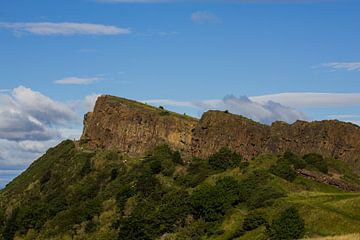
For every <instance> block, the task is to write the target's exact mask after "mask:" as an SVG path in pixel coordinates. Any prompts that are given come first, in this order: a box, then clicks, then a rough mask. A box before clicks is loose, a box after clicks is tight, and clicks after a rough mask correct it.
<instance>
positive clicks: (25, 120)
mask: <svg viewBox="0 0 360 240" xmlns="http://www.w3.org/2000/svg"><path fill="white" fill-rule="evenodd" d="M97 97H98V95H97V94H92V95H89V96H86V97H85V98H84V99H83V100H78V101H73V102H70V103H62V102H58V101H54V100H52V99H50V98H49V97H47V96H45V95H43V94H41V93H40V92H36V91H33V90H32V89H30V88H26V87H23V86H19V87H17V88H15V89H13V90H12V91H9V92H8V91H6V92H3V93H0V187H2V186H3V185H4V184H6V183H7V182H9V181H10V180H11V179H12V178H13V177H15V176H16V175H17V174H18V173H20V172H21V171H22V170H23V169H25V168H27V167H28V166H29V164H30V163H31V162H32V161H34V160H35V159H37V158H38V157H40V156H41V155H42V154H43V153H44V152H45V151H46V150H47V149H48V148H49V147H52V146H55V145H57V144H58V143H59V142H60V141H62V140H63V139H79V137H80V135H81V132H82V127H81V121H80V120H81V118H82V116H80V115H82V114H83V113H84V112H85V111H90V110H91V108H93V105H94V104H95V101H96V99H97ZM73 108H74V109H77V111H75V110H73Z"/></svg>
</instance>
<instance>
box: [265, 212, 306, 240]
mask: <svg viewBox="0 0 360 240" xmlns="http://www.w3.org/2000/svg"><path fill="white" fill-rule="evenodd" d="M304 233H305V224H304V220H303V219H302V218H301V216H300V215H299V212H298V210H297V209H296V208H295V207H290V208H288V209H286V210H284V211H283V212H282V213H281V214H280V216H279V217H278V218H276V219H275V220H274V221H273V222H272V223H271V225H270V227H268V229H267V234H268V236H269V238H270V239H276V240H278V239H283V240H286V239H289V240H290V239H299V238H301V237H303V236H304Z"/></svg>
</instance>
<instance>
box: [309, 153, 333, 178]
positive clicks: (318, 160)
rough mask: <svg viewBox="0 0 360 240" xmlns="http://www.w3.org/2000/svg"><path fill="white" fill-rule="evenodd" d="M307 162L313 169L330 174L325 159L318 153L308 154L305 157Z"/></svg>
mask: <svg viewBox="0 0 360 240" xmlns="http://www.w3.org/2000/svg"><path fill="white" fill-rule="evenodd" d="M303 158H304V160H305V162H306V163H307V164H308V165H310V166H311V167H314V168H315V169H317V170H318V171H320V172H322V173H325V174H326V173H328V166H327V163H326V162H325V160H324V158H323V157H322V156H321V155H319V154H316V153H310V154H306V155H305V156H304V157H303Z"/></svg>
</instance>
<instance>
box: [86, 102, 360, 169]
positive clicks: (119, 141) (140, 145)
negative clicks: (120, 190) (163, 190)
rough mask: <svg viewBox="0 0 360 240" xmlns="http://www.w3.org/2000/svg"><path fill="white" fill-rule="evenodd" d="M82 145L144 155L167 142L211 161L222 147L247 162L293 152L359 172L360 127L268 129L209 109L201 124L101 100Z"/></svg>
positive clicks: (330, 124) (300, 124) (333, 124)
mask: <svg viewBox="0 0 360 240" xmlns="http://www.w3.org/2000/svg"><path fill="white" fill-rule="evenodd" d="M81 140H82V142H87V143H88V145H89V146H90V147H100V148H106V149H117V150H119V151H124V152H126V153H128V154H129V155H141V154H143V153H144V152H145V151H147V150H148V149H150V148H152V147H154V146H156V145H160V144H168V145H169V146H170V147H171V148H173V149H174V150H179V151H180V152H182V154H183V155H185V156H190V155H192V156H198V157H207V156H209V155H210V154H212V153H214V152H216V151H217V150H218V149H219V148H221V147H223V146H228V147H229V148H231V149H233V150H235V151H237V152H239V153H240V154H241V155H243V156H244V157H245V158H246V159H251V158H252V157H255V156H258V155H261V154H265V153H275V154H280V153H283V152H284V151H287V150H291V151H293V152H296V153H298V154H306V153H319V154H322V155H324V156H327V157H335V158H340V159H343V160H344V161H346V162H348V163H349V164H350V165H351V166H353V167H354V168H355V169H356V170H357V171H359V172H360V127H358V126H356V125H353V124H350V123H344V122H340V121H334V120H332V121H319V122H304V121H297V122H295V123H294V124H287V123H284V122H275V123H273V124H272V125H271V126H268V125H263V124H260V123H257V122H254V121H252V120H249V119H247V118H244V117H242V116H238V115H234V114H230V113H225V112H221V111H208V112H206V113H204V115H203V116H202V117H201V119H200V120H197V119H194V118H191V117H188V116H184V115H180V114H176V113H172V112H169V111H166V110H164V109H160V108H155V107H151V106H149V105H146V104H142V103H139V102H135V101H131V100H127V99H123V98H117V97H113V96H101V97H99V98H98V100H97V103H96V105H95V109H94V111H93V112H92V113H88V114H87V115H86V116H85V120H84V132H83V135H82V137H81Z"/></svg>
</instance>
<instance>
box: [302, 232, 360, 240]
mask: <svg viewBox="0 0 360 240" xmlns="http://www.w3.org/2000/svg"><path fill="white" fill-rule="evenodd" d="M306 239H311V240H359V239H360V233H354V234H347V235H342V236H333V237H331V236H330V237H316V238H306Z"/></svg>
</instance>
